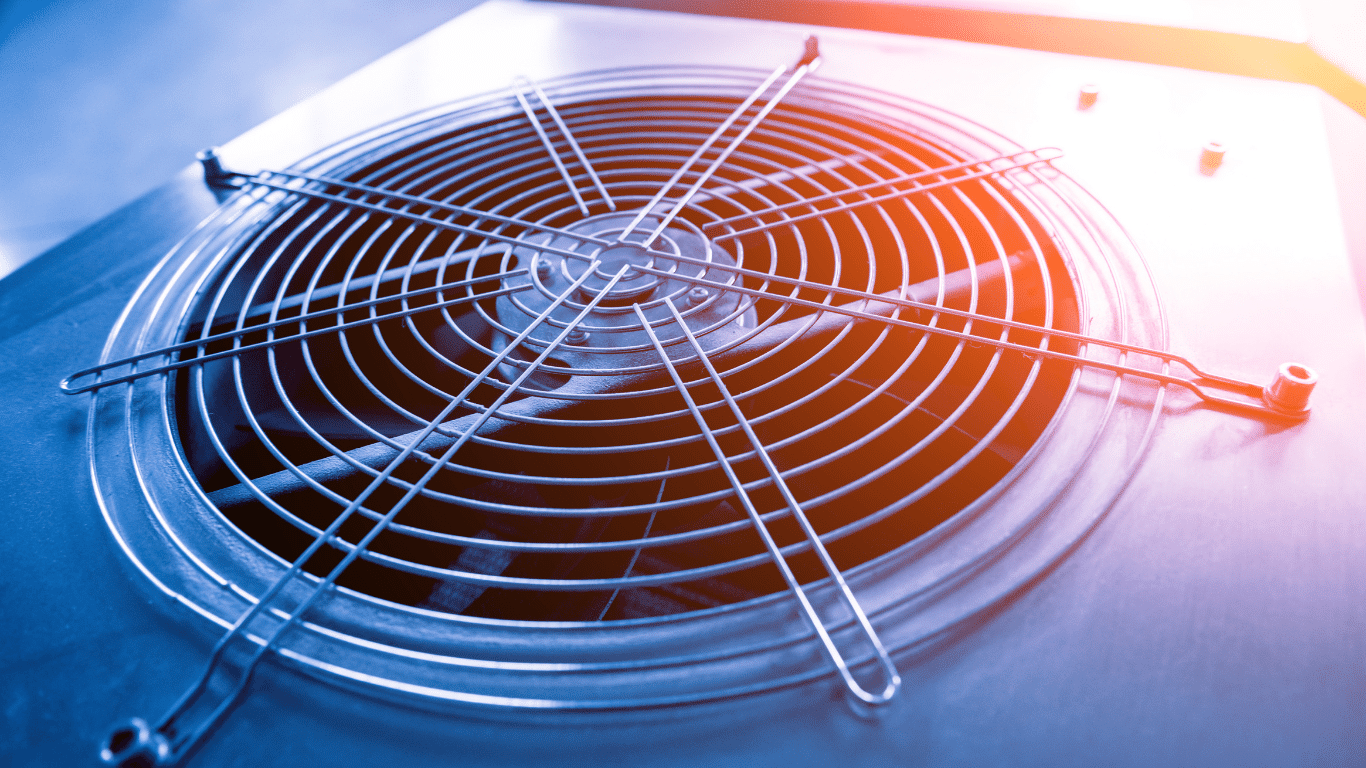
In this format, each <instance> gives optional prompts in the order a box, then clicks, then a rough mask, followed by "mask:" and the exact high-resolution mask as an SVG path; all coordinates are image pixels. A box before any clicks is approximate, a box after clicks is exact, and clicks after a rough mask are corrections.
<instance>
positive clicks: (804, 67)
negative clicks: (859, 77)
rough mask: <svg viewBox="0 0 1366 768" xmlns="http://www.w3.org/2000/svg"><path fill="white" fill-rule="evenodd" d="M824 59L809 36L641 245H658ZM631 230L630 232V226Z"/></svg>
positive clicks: (814, 39) (814, 40)
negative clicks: (784, 74)
mask: <svg viewBox="0 0 1366 768" xmlns="http://www.w3.org/2000/svg"><path fill="white" fill-rule="evenodd" d="M820 61H821V57H820V51H819V50H818V49H817V47H816V38H815V37H814V36H812V37H808V38H807V39H806V52H805V53H804V54H803V56H802V58H801V60H800V61H798V62H797V66H796V68H795V69H794V70H793V72H792V75H791V76H790V77H788V78H787V80H786V81H784V82H783V84H782V86H781V87H779V88H778V92H777V93H775V94H774V95H773V98H771V99H769V100H768V101H767V102H765V103H764V106H763V107H761V108H760V109H759V112H758V114H756V115H755V116H754V117H752V118H750V121H749V122H748V123H746V124H745V127H744V128H742V129H741V130H740V132H739V133H738V134H736V135H735V138H733V139H731V141H730V143H729V144H727V145H726V148H725V149H723V150H722V151H721V154H719V155H717V157H716V159H715V160H713V161H712V163H711V165H709V166H707V170H705V171H703V172H702V175H701V176H698V177H697V180H696V181H694V182H693V185H692V186H691V187H689V188H688V191H686V192H684V193H683V195H682V196H681V197H679V198H678V200H677V201H676V202H675V203H674V206H673V208H671V209H669V212H668V213H666V214H665V215H664V217H663V218H662V219H660V221H659V224H658V225H657V226H656V227H655V229H654V231H653V232H651V233H650V236H649V237H647V238H645V241H644V242H643V243H641V244H640V245H641V247H642V248H649V247H650V246H651V245H653V244H654V242H655V240H658V239H659V236H660V235H662V234H664V230H665V229H667V228H668V226H669V224H670V223H671V222H672V221H673V220H674V218H676V217H677V216H678V214H679V213H680V212H682V210H683V209H684V208H685V207H686V206H687V205H688V202H689V201H690V200H692V198H693V195H696V194H697V190H699V189H701V188H702V185H703V184H705V183H707V181H708V180H709V179H711V177H712V175H714V174H715V173H716V171H717V170H719V169H720V168H721V166H722V165H723V164H724V163H725V162H726V160H729V159H730V156H731V155H732V154H734V152H735V150H737V149H739V148H740V145H741V144H742V143H744V141H745V139H746V138H748V137H749V135H750V134H751V133H753V132H754V129H756V128H758V127H759V123H761V122H763V120H764V118H765V117H768V115H769V113H770V112H772V111H773V110H774V109H776V108H777V107H778V105H779V104H780V103H782V100H783V98H784V97H785V96H787V94H788V93H790V92H791V91H792V89H793V88H795V87H797V83H799V82H801V80H802V78H803V77H805V76H806V75H807V74H809V73H811V72H814V71H815V70H816V68H817V67H819V66H820ZM647 210H648V209H647ZM627 231H628V232H629V228H628V230H627ZM621 237H622V239H625V237H626V233H622V235H621Z"/></svg>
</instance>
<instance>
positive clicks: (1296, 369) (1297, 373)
mask: <svg viewBox="0 0 1366 768" xmlns="http://www.w3.org/2000/svg"><path fill="white" fill-rule="evenodd" d="M1285 372H1286V374H1287V375H1289V376H1290V377H1291V378H1293V379H1298V380H1300V381H1301V382H1309V381H1312V380H1313V379H1315V378H1317V377H1316V376H1315V375H1314V372H1313V371H1311V370H1309V369H1308V368H1306V367H1305V366H1303V365H1295V364H1294V363H1291V364H1289V365H1287V366H1286V367H1285Z"/></svg>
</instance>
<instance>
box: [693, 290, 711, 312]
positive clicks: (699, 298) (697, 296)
mask: <svg viewBox="0 0 1366 768" xmlns="http://www.w3.org/2000/svg"><path fill="white" fill-rule="evenodd" d="M708 296H711V291H709V290H707V289H706V288H703V287H702V286H700V285H699V286H697V287H695V288H693V289H692V290H690V291H688V306H690V307H695V306H697V305H698V304H701V303H702V302H704V301H706V300H707V297H708Z"/></svg>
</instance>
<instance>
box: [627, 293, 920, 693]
mask: <svg viewBox="0 0 1366 768" xmlns="http://www.w3.org/2000/svg"><path fill="white" fill-rule="evenodd" d="M665 303H666V304H667V305H668V306H669V311H670V312H671V313H672V315H673V320H674V322H675V323H677V324H678V326H679V328H681V329H682V330H683V333H684V335H685V336H686V337H687V339H688V343H689V344H690V345H691V346H692V347H693V350H694V351H695V352H696V353H697V357H698V360H700V361H701V363H702V365H703V366H704V367H705V368H706V370H707V375H708V376H709V377H710V379H711V382H712V383H713V384H714V385H715V386H716V388H717V390H718V391H719V392H720V393H721V397H722V398H724V399H725V401H726V405H727V406H728V407H729V408H730V410H731V413H732V414H733V415H734V416H735V418H736V420H737V422H738V423H739V425H740V428H741V429H742V430H743V431H744V433H745V437H746V438H747V439H748V440H749V442H750V445H752V446H753V448H754V451H755V453H756V455H757V456H758V457H759V459H760V461H762V462H763V464H764V468H765V469H766V470H767V471H768V474H769V477H770V478H771V479H772V480H773V483H774V486H775V487H776V488H777V489H778V490H779V492H780V493H781V494H782V497H783V501H784V503H786V504H787V506H788V509H790V510H791V512H792V515H793V517H794V518H796V520H797V521H798V523H799V524H800V525H801V527H802V531H803V533H805V535H806V538H807V540H808V541H809V542H810V544H811V548H812V550H813V551H815V552H816V553H817V556H818V557H819V558H820V560H821V564H822V565H823V566H824V567H825V570H826V572H827V573H829V575H830V578H831V579H832V580H833V581H834V583H835V584H836V585H837V586H838V588H839V590H840V596H841V598H842V599H843V600H844V602H845V604H846V605H847V606H848V608H849V610H850V611H851V612H852V613H853V614H854V616H855V618H856V619H857V620H858V623H859V627H860V628H861V629H862V630H863V633H864V635H865V637H866V638H867V640H868V642H869V643H870V644H871V645H872V646H873V649H874V651H875V652H876V654H877V657H878V661H879V663H880V664H881V666H882V669H883V672H884V674H885V675H886V677H887V685H886V687H885V688H884V689H883V690H882V692H881V693H876V694H874V693H870V692H869V691H867V690H866V689H865V688H864V687H863V686H862V685H860V684H859V682H858V681H857V680H855V679H854V675H853V672H852V671H851V670H850V669H849V664H848V662H846V661H845V659H844V656H843V654H841V653H840V650H839V648H837V647H836V646H835V642H834V640H833V639H831V637H830V633H829V631H828V630H826V628H825V622H824V621H823V620H822V619H821V617H820V615H819V614H817V613H816V609H815V607H814V606H813V605H812V604H811V600H810V599H809V598H808V597H807V595H806V591H805V590H803V589H802V586H801V584H800V583H798V582H797V577H796V575H795V574H793V573H792V568H791V566H789V565H788V563H787V559H786V558H784V557H783V554H782V550H781V549H780V548H779V547H778V543H777V542H776V541H774V539H773V534H772V533H771V532H770V531H769V530H768V527H767V526H766V525H765V524H764V521H763V518H762V517H760V515H759V510H758V509H757V508H756V507H755V506H754V502H753V500H752V499H751V498H750V496H749V494H748V493H747V492H746V491H745V487H744V484H742V483H741V482H740V478H739V477H737V476H736V474H735V469H734V467H732V466H731V464H730V462H729V460H728V459H727V458H726V454H725V451H723V450H722V449H721V445H720V443H718V442H717V440H716V435H715V433H714V432H713V431H712V429H711V426H710V425H708V424H707V420H706V418H705V417H704V416H703V415H702V411H701V410H700V409H699V408H698V407H697V402H696V401H695V400H693V397H692V394H691V393H690V392H689V391H688V387H687V385H686V384H685V383H684V381H683V378H682V377H681V376H680V375H679V374H678V369H677V368H676V367H675V366H674V363H673V361H672V360H670V359H669V354H668V352H667V351H665V349H664V345H663V344H662V343H660V341H659V336H658V335H656V334H655V331H654V328H652V327H651V326H650V321H649V319H647V318H646V317H645V313H644V312H643V311H641V309H640V305H639V304H636V305H635V312H636V317H637V318H638V319H639V320H640V323H641V326H642V327H643V328H644V329H645V332H646V333H647V334H648V335H649V337H650V342H651V343H652V344H653V345H654V347H655V351H656V352H658V353H659V357H660V359H661V360H662V361H663V363H664V367H665V368H666V369H667V370H668V372H669V376H670V378H672V379H673V382H674V386H675V388H676V389H677V390H678V392H679V394H680V395H682V397H683V401H684V403H685V404H686V405H687V407H688V410H689V411H690V412H691V413H692V416H693V420H694V421H696V422H697V428H698V430H699V431H700V432H701V434H702V436H703V438H705V439H706V441H707V445H708V446H710V447H711V450H712V453H713V454H715V456H716V461H717V464H718V465H719V466H720V468H721V470H722V471H723V472H724V473H725V475H726V479H727V480H728V481H729V482H730V484H731V487H732V488H733V489H734V490H735V496H736V499H737V500H738V501H739V502H740V504H741V506H743V507H744V509H745V513H746V514H747V515H749V518H750V521H751V522H752V523H753V525H754V530H755V532H757V533H758V534H759V537H760V538H761V539H763V542H764V546H765V547H766V548H767V549H768V551H769V554H770V555H771V557H772V559H773V562H774V564H775V565H777V566H778V570H779V571H780V572H781V573H782V577H783V580H784V581H785V582H786V583H787V586H788V589H789V590H791V592H792V594H793V596H794V597H796V598H797V602H798V603H799V604H800V605H801V608H802V612H803V613H805V614H806V618H807V620H808V621H809V622H810V623H811V626H812V628H813V629H814V630H815V631H816V634H817V635H818V636H819V637H820V640H821V644H822V645H823V646H824V648H825V652H826V654H827V655H828V656H829V657H830V660H831V662H833V663H834V665H835V668H836V669H837V670H838V671H839V674H840V677H841V678H842V679H843V680H844V685H845V686H846V687H847V688H848V690H849V692H850V693H852V694H853V695H854V696H856V697H857V698H858V699H859V700H861V701H863V702H865V703H867V704H885V703H887V702H888V701H891V699H892V697H893V696H895V695H896V692H897V689H898V688H900V687H901V675H900V674H899V673H897V671H896V665H895V664H893V663H892V659H891V657H890V656H889V655H888V654H887V649H886V648H885V647H884V646H883V645H882V640H881V639H880V638H878V636H877V632H876V631H875V630H874V629H873V625H872V623H871V622H869V621H868V617H867V615H866V614H865V613H864V611H863V608H862V607H861V606H860V605H859V602H858V599H857V598H856V597H855V596H854V593H853V591H852V590H850V589H849V585H848V584H847V583H846V582H845V580H844V576H843V575H842V574H841V573H840V570H839V568H837V567H836V566H835V563H834V561H833V560H832V559H831V558H830V554H829V552H827V551H826V549H825V545H824V544H823V543H822V542H821V540H820V536H819V535H818V534H817V533H816V531H815V529H814V528H813V527H812V526H811V523H810V521H809V520H808V519H807V517H806V514H805V513H804V512H802V508H801V505H800V504H799V503H798V502H797V500H796V497H794V496H793V495H792V491H791V490H790V489H789V488H788V487H787V483H786V482H784V480H783V478H782V474H781V473H780V472H778V469H777V467H776V466H774V464H773V460H772V459H771V458H770V457H769V455H768V452H767V451H765V450H764V447H763V444H762V443H761V442H760V440H759V438H758V436H757V435H756V434H754V429H753V427H752V426H751V425H750V423H749V420H748V419H747V418H746V417H745V415H744V413H743V412H741V410H740V406H739V404H738V403H737V402H736V401H735V398H734V397H732V396H731V394H730V391H729V390H728V389H727V388H726V385H725V382H723V381H722V380H721V376H720V374H718V373H717V372H716V368H715V367H713V366H712V364H711V361H710V360H709V359H708V358H707V354H706V351H705V350H704V349H703V348H702V345H701V344H699V343H698V341H697V337H696V336H694V335H693V332H692V329H691V328H689V327H688V325H687V323H686V322H685V321H684V319H683V316H682V315H681V314H679V312H678V308H677V307H675V306H674V303H673V301H672V300H669V299H666V300H665Z"/></svg>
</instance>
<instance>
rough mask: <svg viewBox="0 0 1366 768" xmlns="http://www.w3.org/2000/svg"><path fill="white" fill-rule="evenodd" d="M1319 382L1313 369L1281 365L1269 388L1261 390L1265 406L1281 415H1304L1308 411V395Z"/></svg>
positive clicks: (1292, 364) (1294, 365)
mask: <svg viewBox="0 0 1366 768" xmlns="http://www.w3.org/2000/svg"><path fill="white" fill-rule="evenodd" d="M1318 382H1319V375H1318V374H1317V373H1315V372H1314V369H1313V368H1310V367H1309V366H1307V365H1300V364H1299V363H1281V367H1280V368H1277V369H1276V378H1275V379H1273V380H1272V382H1271V386H1268V387H1266V388H1265V389H1263V390H1262V399H1263V400H1265V401H1266V404H1267V405H1269V406H1271V407H1272V408H1275V409H1276V410H1278V411H1281V412H1283V413H1292V414H1298V413H1304V412H1305V411H1307V410H1309V394H1310V393H1311V392H1313V391H1314V385H1315V384H1317V383H1318Z"/></svg>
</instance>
